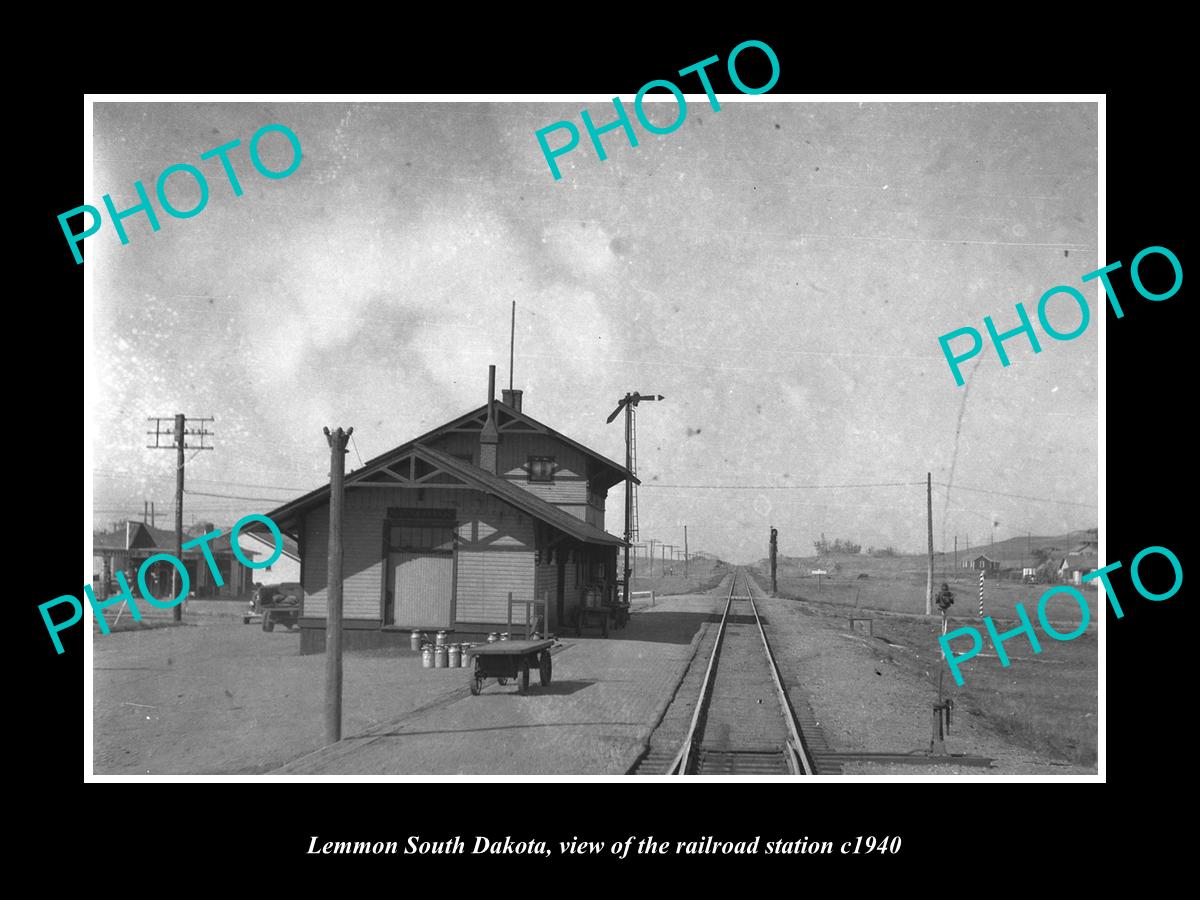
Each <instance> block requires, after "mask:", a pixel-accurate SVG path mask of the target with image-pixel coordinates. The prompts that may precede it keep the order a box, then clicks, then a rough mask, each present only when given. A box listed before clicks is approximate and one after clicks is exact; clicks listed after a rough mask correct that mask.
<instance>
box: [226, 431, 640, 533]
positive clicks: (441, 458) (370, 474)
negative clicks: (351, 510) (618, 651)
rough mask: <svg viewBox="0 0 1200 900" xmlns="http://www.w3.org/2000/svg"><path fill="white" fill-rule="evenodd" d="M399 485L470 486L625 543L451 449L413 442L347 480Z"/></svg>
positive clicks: (285, 519)
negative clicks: (455, 456) (452, 453)
mask: <svg viewBox="0 0 1200 900" xmlns="http://www.w3.org/2000/svg"><path fill="white" fill-rule="evenodd" d="M398 483H399V484H411V485H419V486H427V487H437V486H438V485H466V486H467V487H471V488H475V489H477V490H481V491H484V492H485V493H488V494H492V495H494V496H496V497H499V498H500V499H501V500H503V501H504V502H505V503H508V504H509V505H510V506H514V507H516V508H517V509H519V510H521V511H522V512H525V513H528V514H529V515H531V516H533V517H534V518H536V519H539V520H541V521H542V522H545V523H547V524H548V525H551V526H552V527H554V528H556V529H558V530H559V531H562V532H564V533H566V534H568V535H570V536H571V537H574V538H576V539H577V540H580V541H583V542H584V543H587V544H604V545H608V546H614V547H623V546H625V542H624V541H623V540H622V539H621V538H619V537H616V536H615V535H611V534H609V533H608V532H607V531H602V530H601V529H599V528H597V527H596V526H594V525H591V524H589V523H588V522H585V521H584V520H583V519H578V518H576V517H575V516H573V515H571V514H570V513H567V512H563V510H561V509H559V508H558V507H557V506H555V505H554V504H553V503H549V502H547V501H546V500H543V499H542V498H541V497H539V496H538V495H537V494H534V493H532V492H530V491H527V490H525V489H523V488H520V487H517V486H516V485H515V484H513V483H512V482H511V481H509V480H508V479H507V478H501V477H500V476H499V475H494V474H492V473H491V472H488V471H486V470H484V469H481V468H479V467H478V466H474V465H471V464H470V463H468V462H464V461H462V460H460V459H455V458H454V457H453V456H450V455H449V454H447V453H443V452H442V451H440V450H435V449H434V448H433V447H427V446H425V445H424V444H420V443H417V442H415V441H413V442H410V443H409V444H406V445H405V446H404V447H398V448H396V450H393V451H391V452H389V453H385V454H383V455H382V456H378V457H376V458H375V459H373V460H371V461H370V462H368V463H367V464H366V465H364V466H363V467H362V468H361V469H356V470H355V471H354V472H351V473H350V474H349V475H347V476H346V481H345V484H346V487H347V488H351V487H353V486H355V485H360V486H369V485H380V486H384V487H387V486H394V485H396V484H398ZM328 495H329V485H322V486H321V487H319V488H317V489H316V490H314V491H310V492H309V493H307V494H305V495H304V496H303V497H298V498H297V499H295V500H293V501H291V502H290V503H285V504H284V505H283V506H280V507H279V508H277V509H274V510H272V511H271V512H269V513H267V516H268V518H270V519H271V520H272V521H273V522H275V524H276V525H278V526H279V527H280V528H287V527H289V524H290V522H291V521H293V520H294V519H295V518H296V517H297V516H298V515H299V514H300V513H301V512H303V511H304V510H306V509H308V508H309V507H311V506H315V505H317V504H319V503H325V502H328ZM252 527H253V526H252ZM254 530H257V529H254ZM246 533H250V529H246Z"/></svg>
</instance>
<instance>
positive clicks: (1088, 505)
mask: <svg viewBox="0 0 1200 900" xmlns="http://www.w3.org/2000/svg"><path fill="white" fill-rule="evenodd" d="M934 484H937V485H939V486H941V487H944V488H950V487H951V485H948V484H946V483H945V482H942V481H935V482H934ZM952 489H953V490H956V491H972V492H974V493H976V494H994V495H995V496H997V497H1013V498H1015V499H1017V500H1032V501H1034V502H1035V503H1064V504H1066V505H1068V506H1083V507H1086V508H1088V509H1095V507H1096V504H1095V503H1080V502H1079V501H1078V500H1056V499H1054V498H1053V497H1030V496H1028V495H1027V494H1007V493H1005V492H1004V491H989V490H987V489H986V488H971V487H963V486H962V485H961V484H956V485H954V486H953V488H952Z"/></svg>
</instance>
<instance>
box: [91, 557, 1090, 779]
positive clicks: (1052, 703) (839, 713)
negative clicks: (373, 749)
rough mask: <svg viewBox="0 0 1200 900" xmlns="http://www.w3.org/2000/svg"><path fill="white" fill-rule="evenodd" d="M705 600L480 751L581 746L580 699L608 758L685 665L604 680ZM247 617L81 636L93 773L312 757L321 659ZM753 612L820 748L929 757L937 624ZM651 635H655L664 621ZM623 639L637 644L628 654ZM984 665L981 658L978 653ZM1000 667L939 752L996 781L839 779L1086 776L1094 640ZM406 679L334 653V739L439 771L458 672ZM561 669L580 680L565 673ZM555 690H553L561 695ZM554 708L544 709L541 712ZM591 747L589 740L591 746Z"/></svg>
mask: <svg viewBox="0 0 1200 900" xmlns="http://www.w3.org/2000/svg"><path fill="white" fill-rule="evenodd" d="M760 583H761V579H760ZM717 590H718V593H719V592H720V589H719V588H718V589H717ZM712 603H713V602H712V599H711V597H704V596H697V597H692V598H688V597H679V598H675V599H673V600H671V601H669V602H668V603H666V604H662V603H660V604H659V605H658V607H656V613H667V612H668V611H669V610H672V609H674V608H675V607H678V610H679V611H678V612H676V613H669V614H670V615H675V616H676V617H678V618H679V621H678V622H677V623H675V624H673V625H670V629H671V630H670V639H669V641H667V642H666V643H660V644H656V643H655V642H656V641H659V642H661V641H664V640H666V639H665V638H662V637H661V636H656V632H654V631H653V630H651V631H646V629H647V628H648V627H649V623H650V621H651V620H650V619H649V618H647V619H646V621H645V622H644V623H642V624H639V620H638V615H639V614H638V613H637V612H635V615H634V619H633V623H632V624H631V627H630V628H631V630H630V631H629V633H628V634H624V635H622V636H621V638H620V640H623V641H625V642H626V643H627V646H625V647H624V649H622V646H621V644H620V643H619V642H618V640H615V639H614V640H613V641H599V640H598V639H596V640H597V643H596V644H595V646H596V647H598V648H599V647H601V646H603V652H604V653H605V654H608V653H612V654H616V655H614V656H613V659H612V660H610V661H609V662H605V661H604V660H605V658H606V657H604V656H600V657H595V659H592V657H593V656H595V654H594V653H593V652H591V651H588V652H585V651H584V648H583V647H578V648H577V649H575V650H572V651H570V652H568V653H565V654H563V655H562V656H561V659H560V661H559V662H556V691H555V692H554V696H552V697H551V698H550V703H548V704H546V705H547V710H548V711H547V710H544V711H543V712H545V713H546V714H547V715H549V714H551V713H553V715H552V716H551V718H553V719H554V721H553V722H550V721H548V720H547V721H542V720H541V719H539V718H538V717H537V716H534V717H533V718H529V716H526V718H529V722H525V723H524V724H523V725H522V722H524V720H523V719H522V720H520V721H518V719H519V718H520V717H518V719H514V720H513V722H512V723H506V722H504V721H500V720H499V719H498V720H497V721H496V722H495V723H491V724H490V725H489V728H488V729H486V730H487V731H488V732H489V734H491V735H493V736H494V737H493V738H491V739H492V740H496V739H498V738H503V740H507V741H510V742H512V743H513V747H512V748H510V749H511V751H512V752H513V753H514V754H517V753H520V752H524V751H522V750H521V749H520V747H518V746H517V744H519V743H520V741H521V740H525V738H522V737H520V735H521V734H522V728H524V729H525V731H527V732H528V734H529V735H530V736H529V737H528V740H529V741H533V742H534V743H532V744H530V745H529V746H536V747H541V746H542V745H543V744H544V742H545V737H544V736H545V735H546V734H547V733H549V732H548V731H547V728H548V727H550V726H553V728H552V729H551V730H552V731H556V732H557V731H562V732H564V733H565V732H566V731H568V730H570V729H568V728H564V727H563V726H568V725H569V726H571V727H572V728H574V730H577V731H580V732H581V734H584V737H587V734H588V733H587V732H586V730H585V729H582V728H581V727H580V726H579V723H578V722H577V721H576V720H577V719H578V718H579V716H578V714H579V713H580V711H581V709H583V708H584V707H580V706H579V702H582V701H583V700H584V699H586V698H585V695H587V696H591V694H590V693H589V692H592V693H595V695H596V696H595V698H594V700H595V701H600V703H599V705H598V706H596V709H595V710H593V712H595V713H599V712H601V711H603V712H604V714H605V715H606V716H608V717H609V718H611V717H612V715H613V713H614V711H616V712H617V713H618V714H617V715H616V719H614V722H616V723H617V725H619V726H620V727H612V725H611V723H610V724H609V725H606V726H603V727H604V728H606V729H608V731H611V732H612V735H611V739H612V740H613V741H614V742H615V743H614V744H613V747H612V748H610V750H611V752H609V751H606V753H608V756H614V754H617V750H618V749H621V748H624V747H625V744H627V743H628V740H629V737H628V736H629V735H630V734H633V733H634V732H636V731H637V730H638V729H639V728H641V727H642V725H638V724H637V723H639V722H642V719H643V718H644V711H643V712H639V713H638V715H637V716H629V715H624V713H623V712H622V711H632V710H634V709H635V708H637V709H640V708H641V706H646V705H647V704H650V705H653V704H652V703H651V701H654V702H657V700H658V699H659V696H660V695H661V699H662V701H663V703H664V704H665V700H666V698H667V697H668V696H669V695H670V693H671V692H672V691H673V690H674V686H675V684H676V683H677V678H675V677H674V676H670V671H673V670H674V669H678V670H679V671H682V669H679V667H680V666H683V665H684V664H685V661H682V660H681V661H680V662H679V663H678V665H676V663H674V662H671V663H670V664H669V665H668V664H667V662H666V661H664V662H662V663H661V664H660V663H659V662H657V661H656V662H655V668H654V670H653V671H654V672H656V673H661V678H659V679H658V680H657V681H654V682H653V683H651V682H650V681H648V680H647V679H646V678H644V677H639V678H638V679H637V682H636V684H630V683H629V682H630V679H629V677H628V675H627V674H626V675H624V676H617V677H616V678H615V679H614V678H613V677H612V676H611V675H609V674H606V673H611V672H612V671H614V666H615V667H616V670H617V671H621V670H622V668H624V670H625V671H626V672H628V670H629V668H630V667H632V666H635V665H645V661H646V660H657V658H658V657H661V656H663V655H664V654H665V653H666V652H667V651H669V652H670V653H671V654H673V657H672V658H674V657H676V656H678V654H679V653H680V652H681V651H682V650H684V649H686V644H687V641H686V640H685V638H686V635H685V634H684V631H686V632H687V634H692V633H694V632H696V631H697V629H699V628H702V627H704V625H703V623H704V622H705V621H706V620H707V617H708V612H709V611H710V610H711V609H712V608H714V607H713V605H712ZM681 604H682V605H681ZM689 604H691V605H689ZM664 606H666V609H665V610H664V609H663V608H662V607H664ZM692 606H694V607H695V610H693V609H692ZM244 609H245V604H244V603H243V602H231V601H226V602H223V601H192V602H191V603H190V604H189V607H188V611H187V613H186V615H185V624H183V625H179V626H174V627H171V626H170V619H169V617H170V614H169V613H166V614H164V615H161V616H155V618H154V620H153V621H150V622H147V623H144V625H140V626H137V627H135V628H134V629H133V630H129V631H120V632H115V633H113V634H110V635H107V636H105V635H101V634H99V633H98V631H97V633H96V634H95V636H94V639H93V640H94V645H93V646H94V658H95V665H94V705H93V725H94V765H95V772H96V773H97V774H259V773H264V772H268V771H272V770H275V769H277V768H279V767H281V766H284V765H285V764H286V763H289V762H291V761H294V760H297V759H298V758H300V757H302V756H304V755H305V754H309V753H312V752H313V751H316V750H318V749H319V748H321V747H322V745H323V744H324V734H323V699H324V693H323V687H322V686H323V684H324V666H325V657H324V655H322V654H317V655H311V656H301V655H299V635H298V633H296V632H289V631H286V630H279V629H277V630H276V631H274V632H273V633H270V634H267V633H264V632H263V631H262V630H261V628H260V627H259V625H258V624H251V625H243V624H242V614H243V612H244ZM763 613H764V615H765V616H766V617H767V621H768V631H769V634H770V636H771V640H772V644H773V646H774V647H775V649H776V653H777V656H778V659H779V662H780V666H781V668H782V670H783V674H784V676H785V679H786V680H787V682H788V684H789V690H791V691H794V692H796V693H799V692H801V691H803V692H804V693H805V695H806V696H807V699H808V701H809V703H810V704H811V706H812V707H813V710H814V712H815V713H816V715H817V717H818V719H819V720H820V722H821V725H822V728H823V729H824V730H825V736H826V738H827V739H828V740H829V742H830V744H831V746H832V748H833V749H835V750H845V751H852V750H870V751H889V752H901V753H903V752H908V751H912V750H921V749H926V748H928V746H929V739H930V719H931V712H930V707H931V706H932V704H933V702H934V701H935V699H936V696H937V676H938V667H939V666H940V665H942V662H941V660H940V658H939V656H938V647H937V644H936V632H935V630H934V629H935V626H934V625H933V623H931V622H930V621H928V620H927V619H924V618H923V617H917V616H910V615H896V614H888V613H883V612H875V613H865V615H870V616H871V618H872V627H873V631H874V634H873V636H872V635H869V634H866V633H863V632H859V631H854V632H852V631H851V630H850V627H849V622H848V617H847V611H846V609H845V608H843V607H840V606H837V605H833V604H825V603H807V602H798V601H795V600H789V599H771V600H767V601H764V603H763ZM659 621H661V622H663V623H667V619H665V618H664V619H661V620H659ZM672 621H674V620H672ZM122 624H123V625H124V624H125V623H124V622H123V623H122ZM145 625H148V626H151V627H144V626H145ZM154 626H158V627H154ZM659 627H666V625H665V624H664V625H663V626H659ZM681 629H682V630H681ZM643 632H645V633H643ZM664 633H665V632H664ZM630 639H634V642H633V643H628V641H629V640H630ZM585 640H586V638H585ZM681 642H682V643H681ZM990 651H991V648H990V647H985V652H990ZM1010 652H1011V655H1012V656H1013V662H1012V664H1011V665H1010V666H1009V667H1008V668H1002V667H1001V666H1000V665H999V662H998V660H996V659H995V658H994V656H992V657H988V656H984V655H982V654H981V655H980V656H979V657H978V658H977V659H975V660H973V661H972V662H970V663H967V664H966V666H965V667H964V675H965V678H966V683H965V685H964V686H963V687H962V688H957V687H955V686H954V684H953V680H952V679H951V678H950V676H949V673H948V672H947V673H946V676H945V680H944V684H945V689H946V691H947V693H948V694H949V696H951V697H952V698H953V699H954V702H955V711H954V712H955V715H954V719H953V722H952V726H951V733H950V736H949V738H948V740H947V748H948V750H950V751H951V752H953V753H972V754H979V755H983V756H989V757H992V758H994V759H995V760H996V765H995V768H993V769H990V770H981V769H975V768H968V767H926V766H920V767H918V766H875V765H870V766H861V765H850V766H847V767H846V769H845V771H846V773H847V774H888V775H893V774H894V775H897V776H906V777H912V776H927V775H938V774H946V775H955V774H962V775H979V774H992V775H1006V774H1051V775H1086V774H1094V773H1095V772H1096V674H1097V673H1096V634H1095V631H1094V629H1093V630H1092V631H1090V632H1089V633H1088V634H1085V635H1084V636H1082V637H1080V638H1078V639H1076V640H1074V641H1070V642H1050V641H1046V642H1044V643H1043V651H1042V653H1041V654H1040V655H1037V656H1034V655H1033V654H1032V653H1029V652H1027V649H1026V646H1025V645H1022V644H1019V643H1018V642H1016V641H1014V642H1013V644H1012V645H1011V646H1010ZM581 653H583V655H582V656H580V654H581ZM589 653H590V655H589ZM621 654H624V657H622V655H621ZM576 657H578V658H577V659H576ZM556 658H558V657H556ZM614 661H615V662H614ZM419 666H420V663H419V660H417V659H416V658H415V657H414V656H413V655H411V654H409V653H408V652H405V651H377V652H372V653H359V652H356V653H347V654H346V655H345V657H344V670H345V675H344V677H345V701H344V702H345V706H344V726H343V734H344V735H345V736H351V735H355V734H360V733H362V732H366V731H368V730H374V731H376V732H378V731H379V729H380V728H382V727H384V726H387V725H388V724H389V723H392V722H395V721H397V720H400V719H405V720H406V721H407V722H408V723H410V724H406V725H405V726H404V727H403V728H402V729H400V732H401V733H403V734H409V733H411V732H413V731H416V730H419V731H423V732H425V733H426V734H425V736H424V737H422V738H421V740H422V741H424V742H425V743H427V744H429V745H430V746H429V748H427V749H429V752H430V753H434V754H435V757H436V754H437V753H438V752H439V751H438V750H437V747H436V746H434V745H435V744H436V741H437V740H438V737H437V734H438V733H445V734H452V733H453V732H455V731H461V729H462V728H465V727H467V726H468V725H470V724H471V723H470V722H466V723H464V722H457V721H454V722H451V723H450V724H449V725H446V723H444V722H441V719H440V718H439V717H444V716H445V715H450V713H452V712H453V711H454V709H456V708H459V707H461V706H462V702H461V701H462V696H463V695H464V694H465V675H464V672H463V670H462V669H443V670H436V669H434V670H420V669H419ZM572 666H575V667H576V668H577V669H579V671H578V672H575V673H574V674H572V671H573V670H572V668H571V667H572ZM560 667H561V676H560V671H559V670H560ZM672 667H674V669H673V668H672ZM558 677H562V678H564V679H565V681H563V682H561V683H559V682H558ZM608 682H611V684H607V683H608ZM563 691H567V692H568V693H567V694H562V692H563ZM501 692H503V690H502V689H501ZM622 692H623V693H622ZM560 694H561V696H559V695H560ZM568 694H570V695H573V697H574V698H575V699H572V696H568ZM651 694H653V695H654V696H653V697H651V696H650V695H651ZM522 699H529V698H522ZM491 702H492V704H493V706H494V707H495V709H494V710H491V707H489V710H491V711H494V712H496V714H497V715H500V716H501V718H503V713H504V708H507V707H508V706H513V707H514V708H515V707H516V706H519V705H520V703H519V701H518V698H515V697H513V698H509V697H507V696H503V697H498V698H495V699H493V701H491ZM589 702H591V701H589ZM593 705H595V704H594V703H593ZM550 706H553V707H554V710H558V711H557V712H554V710H549V707H550ZM585 706H586V704H585ZM502 707H503V708H502ZM610 707H611V709H610ZM443 708H445V709H448V710H450V713H444V712H443V711H442V710H443ZM555 717H557V718H555ZM542 718H544V716H543V717H542ZM585 718H588V717H585ZM535 719H536V721H535ZM591 719H597V722H596V723H593V722H591ZM618 719H619V720H620V721H617V720H618ZM416 720H420V722H416ZM560 720H561V721H560ZM580 721H582V720H580ZM605 721H607V720H605ZM418 724H420V728H419V729H418V728H417V725H418ZM643 724H644V723H643ZM435 725H436V727H435ZM584 725H587V726H588V727H589V728H597V727H599V717H598V716H596V715H592V716H591V718H590V719H589V721H588V722H586V723H584ZM635 725H636V727H635ZM471 727H477V726H474V725H472V726H471ZM605 733H606V734H607V732H605ZM459 737H461V735H460V736H459ZM587 739H588V740H590V741H591V742H592V743H596V740H595V738H594V736H593V737H590V738H587ZM576 743H577V744H578V745H579V746H580V747H583V746H584V745H583V744H581V743H579V742H576ZM617 744H620V747H617ZM563 746H564V748H567V749H563V750H562V752H561V753H559V756H561V757H563V758H561V759H559V758H558V757H556V758H555V760H554V763H555V766H557V767H561V768H556V769H555V771H564V772H572V771H573V772H581V769H580V768H571V763H570V760H569V759H567V758H566V756H564V754H568V755H569V753H571V752H574V751H571V750H570V749H569V747H570V744H569V742H568V743H564V745H563ZM580 752H581V753H583V756H584V757H587V758H588V759H591V756H589V755H588V753H586V752H583V751H582V750H581V751H580ZM624 752H625V751H624V749H621V753H624ZM592 755H595V754H592ZM617 755H620V754H617ZM432 758H434V757H431V759H432ZM597 758H599V757H597ZM605 759H607V757H605ZM614 759H615V756H614ZM389 765H390V764H389ZM606 765H607V764H606ZM614 765H615V763H614ZM349 771H357V770H354V769H351V770H349ZM422 771H443V769H442V768H439V767H436V766H435V767H434V768H431V769H424V770H422ZM447 771H462V769H461V768H452V769H449V770H447ZM467 771H470V769H467ZM514 771H515V769H514ZM547 771H548V770H547ZM586 771H589V772H590V771H593V770H592V769H586ZM596 771H599V770H596Z"/></svg>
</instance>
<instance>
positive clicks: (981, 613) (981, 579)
mask: <svg viewBox="0 0 1200 900" xmlns="http://www.w3.org/2000/svg"><path fill="white" fill-rule="evenodd" d="M986 572H987V570H986V569H980V570H979V618H981V619H982V618H983V576H984V575H985V574H986Z"/></svg>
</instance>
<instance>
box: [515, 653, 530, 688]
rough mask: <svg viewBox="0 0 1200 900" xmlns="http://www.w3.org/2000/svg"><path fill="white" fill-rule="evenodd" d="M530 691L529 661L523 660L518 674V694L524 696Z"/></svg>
mask: <svg viewBox="0 0 1200 900" xmlns="http://www.w3.org/2000/svg"><path fill="white" fill-rule="evenodd" d="M527 690H529V660H527V659H523V660H521V668H520V669H519V670H518V672H517V693H518V694H524V693H525V692H526V691H527Z"/></svg>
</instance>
